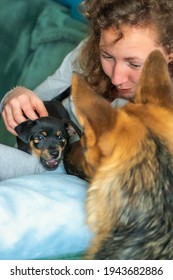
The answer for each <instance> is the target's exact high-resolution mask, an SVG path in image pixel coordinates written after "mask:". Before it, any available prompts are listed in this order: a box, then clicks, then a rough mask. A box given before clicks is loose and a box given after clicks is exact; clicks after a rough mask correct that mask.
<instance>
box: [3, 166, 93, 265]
mask: <svg viewBox="0 0 173 280" xmlns="http://www.w3.org/2000/svg"><path fill="white" fill-rule="evenodd" d="M86 190H87V183H86V182H85V181H83V180H81V179H79V178H77V177H75V176H71V175H67V174H65V172H64V169H63V167H60V168H58V172H57V171H56V172H47V173H45V174H43V175H34V176H33V175H32V176H23V177H19V178H15V179H10V180H6V181H1V182H0V213H1V214H0V259H3V260H9V259H13V260H14V259H55V258H57V259H64V258H65V259H68V258H71V257H69V256H70V255H76V254H78V255H79V256H80V255H82V254H83V252H84V251H85V250H86V248H87V247H88V245H89V242H90V239H91V232H90V231H89V229H88V227H87V225H86V224H85V198H86Z"/></svg>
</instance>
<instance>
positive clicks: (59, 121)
mask: <svg viewBox="0 0 173 280" xmlns="http://www.w3.org/2000/svg"><path fill="white" fill-rule="evenodd" d="M69 93H70V92H69V89H68V91H67V92H65V93H63V96H65V97H66V96H68V95H69ZM61 98H62V95H60V97H59V98H58V99H54V100H51V101H45V102H44V104H45V107H46V109H47V111H48V114H49V116H48V117H40V118H38V119H36V120H27V121H25V122H22V123H20V124H19V125H18V126H16V128H15V131H16V132H17V134H18V137H17V144H18V148H19V149H20V150H22V151H25V152H27V153H29V154H32V155H34V156H36V157H37V158H40V161H41V163H42V164H43V166H44V167H45V168H46V169H47V170H54V169H56V168H57V167H58V165H59V163H60V161H61V160H62V159H63V155H64V151H65V148H66V147H67V145H68V143H69V137H71V136H73V135H78V136H79V137H80V130H79V129H78V127H77V126H76V125H75V124H74V123H73V122H72V121H71V120H70V118H69V114H68V113H67V111H66V109H65V108H64V106H63V105H62V103H61V101H60V100H61Z"/></svg>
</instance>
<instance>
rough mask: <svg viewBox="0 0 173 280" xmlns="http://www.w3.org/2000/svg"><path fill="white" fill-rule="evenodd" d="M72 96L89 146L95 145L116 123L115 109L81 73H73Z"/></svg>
mask: <svg viewBox="0 0 173 280" xmlns="http://www.w3.org/2000/svg"><path fill="white" fill-rule="evenodd" d="M72 97H73V101H74V105H75V109H76V113H77V115H78V119H79V122H80V124H81V126H82V127H83V129H84V133H85V135H86V141H87V146H88V147H93V146H94V145H95V143H96V142H97V139H98V138H99V136H100V135H101V134H102V133H103V132H105V131H106V130H109V128H110V127H111V125H112V124H113V123H114V116H115V114H114V113H113V109H112V107H111V105H110V103H109V102H108V101H106V100H105V99H104V98H103V97H101V96H99V95H97V94H96V93H95V92H94V91H93V89H91V87H90V86H89V85H88V84H87V82H86V81H85V80H84V79H83V78H82V77H81V76H80V75H79V74H73V78H72Z"/></svg>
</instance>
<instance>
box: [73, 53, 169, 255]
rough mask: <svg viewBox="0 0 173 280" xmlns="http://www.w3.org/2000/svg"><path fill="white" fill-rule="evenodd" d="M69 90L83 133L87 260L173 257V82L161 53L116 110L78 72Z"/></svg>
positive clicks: (151, 57)
mask: <svg viewBox="0 0 173 280" xmlns="http://www.w3.org/2000/svg"><path fill="white" fill-rule="evenodd" d="M72 94H73V98H74V104H75V107H76V112H77V115H78V118H79V121H80V123H81V125H82V126H83V128H84V135H83V136H82V138H81V143H82V146H83V147H84V150H85V160H84V168H85V172H87V174H88V175H89V176H90V177H91V178H92V179H91V183H90V185H89V189H88V195H87V201H86V208H87V223H88V225H89V227H90V228H91V230H92V231H93V232H94V234H95V237H94V238H93V240H92V243H91V246H90V248H89V249H88V251H87V254H86V258H87V259H110V260H111V259H119V260H120V259H124V260H128V259H134V260H136V259H139V260H141V259H143V260H145V259H151V260H152V259H154V260H158V259H160V260H161V259H167V260H169V259H173V85H172V81H171V79H170V76H169V73H168V68H167V64H166V62H165V60H164V57H163V56H162V54H161V53H160V52H159V51H154V52H152V53H151V54H150V55H149V57H148V59H147V61H146V63H145V65H144V67H143V70H142V74H141V79H140V82H139V85H138V87H137V89H136V94H135V96H136V97H135V100H134V102H133V103H131V102H129V103H128V104H127V105H126V106H124V107H123V108H119V109H113V108H112V107H111V105H110V103H109V102H107V101H106V100H105V99H103V98H102V97H100V96H98V95H96V94H95V93H94V92H93V91H92V90H91V88H90V87H89V86H88V85H87V84H86V83H85V82H84V80H82V79H81V78H79V77H78V76H77V74H75V75H74V77H73V88H72Z"/></svg>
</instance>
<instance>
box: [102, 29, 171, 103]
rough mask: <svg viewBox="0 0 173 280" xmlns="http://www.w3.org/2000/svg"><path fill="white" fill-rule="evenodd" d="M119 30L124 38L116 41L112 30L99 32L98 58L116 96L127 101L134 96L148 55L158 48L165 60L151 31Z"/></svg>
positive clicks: (161, 49) (115, 35) (115, 34)
mask: <svg viewBox="0 0 173 280" xmlns="http://www.w3.org/2000/svg"><path fill="white" fill-rule="evenodd" d="M122 31H123V37H122V38H121V39H120V40H118V41H117V42H116V41H115V40H116V39H117V38H118V34H117V33H116V31H115V29H113V28H109V29H107V30H104V31H102V33H101V38H100V59H101V64H102V67H103V71H104V72H105V74H106V75H107V76H108V77H109V78H110V79H111V82H112V84H113V85H115V87H116V90H117V92H118V93H117V94H118V97H121V98H124V99H127V100H128V99H131V98H132V97H133V96H134V90H135V87H136V85H137V83H138V81H139V77H140V74H141V69H142V66H143V65H144V62H145V60H146V58H147V56H148V55H149V53H150V52H151V51H153V50H155V49H159V50H160V51H161V52H162V53H163V54H164V56H165V59H166V60H167V61H168V57H167V55H166V54H165V53H164V50H163V48H162V47H159V46H158V45H157V44H156V43H155V35H154V31H153V30H151V29H149V28H137V27H127V26H126V27H124V28H123V29H122ZM158 70H159V69H158Z"/></svg>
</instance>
